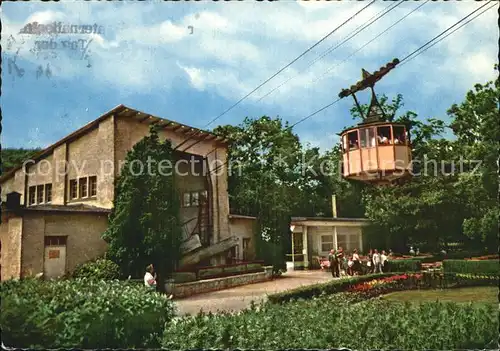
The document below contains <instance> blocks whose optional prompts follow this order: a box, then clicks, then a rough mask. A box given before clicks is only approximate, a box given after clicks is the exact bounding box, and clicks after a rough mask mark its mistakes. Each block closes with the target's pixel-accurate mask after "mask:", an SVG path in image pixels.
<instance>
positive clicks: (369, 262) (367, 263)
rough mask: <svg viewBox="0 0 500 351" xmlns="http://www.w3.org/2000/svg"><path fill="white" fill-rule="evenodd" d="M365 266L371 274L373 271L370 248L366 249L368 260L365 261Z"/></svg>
mask: <svg viewBox="0 0 500 351" xmlns="http://www.w3.org/2000/svg"><path fill="white" fill-rule="evenodd" d="M366 266H367V267H368V274H371V273H373V269H374V267H373V250H372V249H370V251H368V261H367V262H366Z"/></svg>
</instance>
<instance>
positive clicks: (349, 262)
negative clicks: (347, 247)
mask: <svg viewBox="0 0 500 351" xmlns="http://www.w3.org/2000/svg"><path fill="white" fill-rule="evenodd" d="M391 253H392V252H391V251H389V254H387V253H386V251H385V250H382V252H380V253H379V251H378V250H377V249H375V250H372V249H370V250H369V252H368V255H367V257H366V260H361V259H360V256H359V253H358V250H357V249H354V250H353V251H352V254H349V255H346V254H345V253H344V250H343V249H342V247H339V248H338V249H337V250H335V249H332V250H331V251H330V254H329V255H328V261H329V262H330V269H331V272H332V276H333V277H340V276H341V275H342V273H343V272H344V273H345V274H347V275H351V276H352V275H359V274H363V273H367V274H369V273H382V272H386V271H387V270H388V268H389V267H388V264H389V257H390V256H391Z"/></svg>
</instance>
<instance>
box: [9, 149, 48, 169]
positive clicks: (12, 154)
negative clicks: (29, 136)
mask: <svg viewBox="0 0 500 351" xmlns="http://www.w3.org/2000/svg"><path fill="white" fill-rule="evenodd" d="M40 150H41V149H40V148H37V149H23V148H20V149H16V148H5V149H2V174H3V173H5V172H8V171H9V170H11V169H12V168H14V167H16V166H19V165H21V164H22V163H23V162H24V161H25V160H28V159H29V158H31V157H33V155H35V154H36V153H37V152H39V151H40Z"/></svg>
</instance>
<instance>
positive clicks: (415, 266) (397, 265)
mask: <svg viewBox="0 0 500 351" xmlns="http://www.w3.org/2000/svg"><path fill="white" fill-rule="evenodd" d="M388 263H389V270H390V271H391V272H419V271H420V270H421V269H422V260H421V259H418V258H411V259H407V260H389V261H388Z"/></svg>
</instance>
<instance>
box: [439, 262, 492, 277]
mask: <svg viewBox="0 0 500 351" xmlns="http://www.w3.org/2000/svg"><path fill="white" fill-rule="evenodd" d="M443 271H444V272H445V273H465V274H466V273H471V274H492V275H500V264H499V261H498V260H484V261H467V260H444V261H443Z"/></svg>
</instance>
